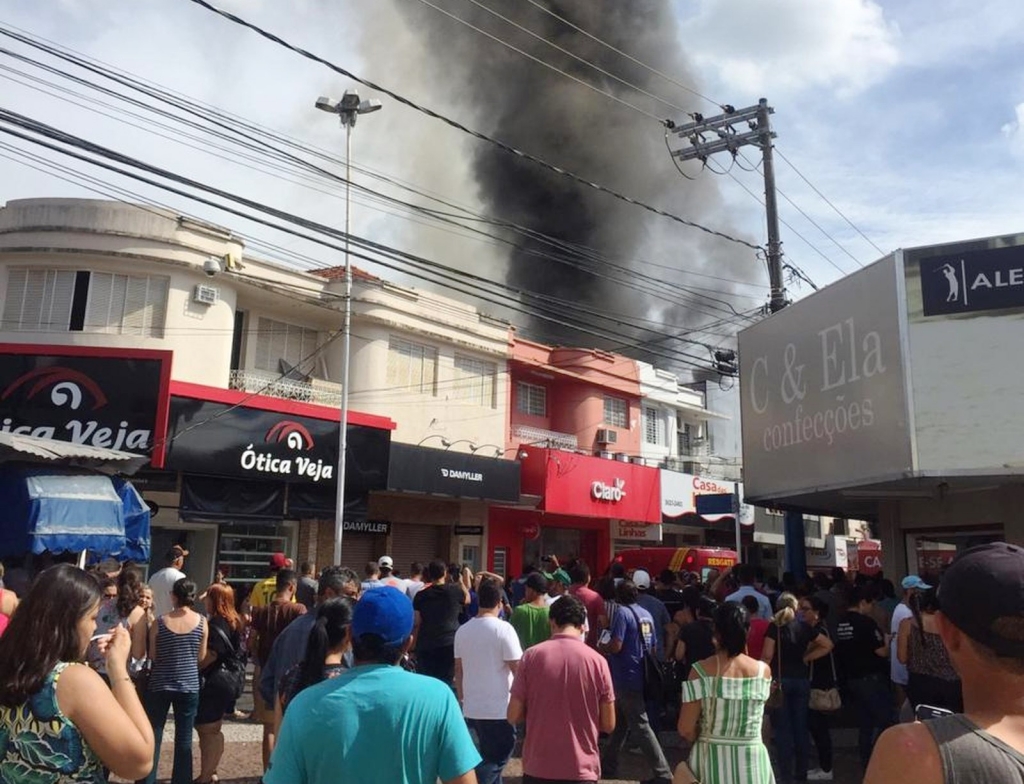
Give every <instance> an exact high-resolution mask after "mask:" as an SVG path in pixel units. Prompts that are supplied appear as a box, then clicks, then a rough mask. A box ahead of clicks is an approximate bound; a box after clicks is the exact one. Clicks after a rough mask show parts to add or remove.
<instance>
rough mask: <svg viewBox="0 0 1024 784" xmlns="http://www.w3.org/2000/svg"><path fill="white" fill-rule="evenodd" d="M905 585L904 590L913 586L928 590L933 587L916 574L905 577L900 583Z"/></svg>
mask: <svg viewBox="0 0 1024 784" xmlns="http://www.w3.org/2000/svg"><path fill="white" fill-rule="evenodd" d="M900 585H902V586H903V590H904V591H909V590H910V589H912V588H916V589H917V590H919V591H927V590H928V589H929V588H931V586H930V585H928V583H926V582H925V581H924V580H922V579H921V578H920V577H918V576H917V575H916V574H912V575H909V576H907V577H904V578H903V582H902V583H900Z"/></svg>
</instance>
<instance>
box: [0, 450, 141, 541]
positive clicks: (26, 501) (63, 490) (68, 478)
mask: <svg viewBox="0 0 1024 784" xmlns="http://www.w3.org/2000/svg"><path fill="white" fill-rule="evenodd" d="M133 490H134V488H133ZM139 500H140V501H141V499H139ZM0 509H3V514H2V515H0V555H25V554H27V553H36V554H38V553H42V552H44V551H46V550H49V551H50V552H55V553H59V552H81V551H82V550H89V551H92V552H102V553H105V554H116V553H120V552H121V551H122V550H124V549H125V506H124V501H122V499H121V497H120V496H119V495H118V492H117V490H116V489H115V487H114V484H113V483H112V482H111V479H110V477H108V476H104V475H102V474H82V473H80V472H79V473H74V472H71V471H68V472H64V471H61V470H60V469H53V468H42V467H39V468H36V467H15V466H11V465H9V464H8V465H3V466H0ZM148 517H149V515H148V509H147V514H146V528H147V534H148V522H149V521H148Z"/></svg>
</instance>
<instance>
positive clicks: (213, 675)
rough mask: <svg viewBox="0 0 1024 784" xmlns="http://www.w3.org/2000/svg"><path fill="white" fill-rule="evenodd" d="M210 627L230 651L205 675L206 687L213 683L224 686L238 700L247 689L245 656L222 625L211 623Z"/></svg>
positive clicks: (204, 683)
mask: <svg viewBox="0 0 1024 784" xmlns="http://www.w3.org/2000/svg"><path fill="white" fill-rule="evenodd" d="M210 629H211V630H213V631H214V632H215V633H216V634H217V635H218V636H219V637H220V639H221V640H222V641H223V642H224V645H225V647H226V648H227V649H228V651H230V653H229V654H228V655H227V656H222V657H220V658H218V659H217V661H216V662H214V665H213V667H212V668H211V669H210V670H209V671H207V674H206V675H205V679H204V682H203V685H204V687H205V686H209V685H211V684H214V685H217V686H223V687H224V689H225V690H226V691H228V692H229V693H230V694H231V695H232V696H233V697H234V698H235V699H236V700H237V699H238V698H239V697H241V696H242V692H243V691H245V668H246V660H245V657H244V655H242V653H241V651H240V650H239V649H238V648H236V647H235V646H234V645H232V644H231V639H230V638H229V637H228V636H227V634H225V633H224V630H223V629H221V628H220V626H217V625H215V624H212V623H211V624H210Z"/></svg>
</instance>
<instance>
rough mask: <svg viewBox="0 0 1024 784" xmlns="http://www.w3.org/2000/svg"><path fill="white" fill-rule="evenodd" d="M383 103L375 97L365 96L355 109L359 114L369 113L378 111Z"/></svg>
mask: <svg viewBox="0 0 1024 784" xmlns="http://www.w3.org/2000/svg"><path fill="white" fill-rule="evenodd" d="M381 106H383V104H382V103H381V102H380V101H379V100H377V99H376V98H367V99H366V100H365V101H360V102H359V109H358V110H357V111H358V112H359V113H360V114H369V113H370V112H376V111H379V110H380V108H381Z"/></svg>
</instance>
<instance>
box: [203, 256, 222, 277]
mask: <svg viewBox="0 0 1024 784" xmlns="http://www.w3.org/2000/svg"><path fill="white" fill-rule="evenodd" d="M203 272H205V273H206V277H208V278H212V277H213V276H214V275H217V274H219V273H221V272H223V270H222V269H221V266H220V262H219V261H218V260H217V259H213V258H210V259H207V260H206V261H204V262H203Z"/></svg>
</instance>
